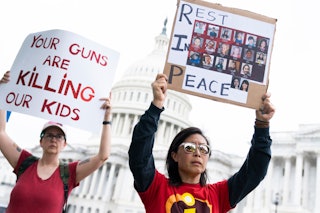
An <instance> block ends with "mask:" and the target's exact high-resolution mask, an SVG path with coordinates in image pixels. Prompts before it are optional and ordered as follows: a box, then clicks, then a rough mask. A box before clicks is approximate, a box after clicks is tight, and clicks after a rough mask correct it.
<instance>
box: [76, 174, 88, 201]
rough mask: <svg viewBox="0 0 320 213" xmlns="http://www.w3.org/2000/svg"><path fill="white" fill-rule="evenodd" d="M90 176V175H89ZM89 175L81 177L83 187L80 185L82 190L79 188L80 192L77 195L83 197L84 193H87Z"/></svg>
mask: <svg viewBox="0 0 320 213" xmlns="http://www.w3.org/2000/svg"><path fill="white" fill-rule="evenodd" d="M89 177H90V176H89ZM89 177H87V178H85V179H83V180H82V182H83V187H82V190H81V192H80V193H79V197H82V198H83V197H85V195H86V194H87V192H88V187H89V184H90V180H89V179H90V178H89Z"/></svg>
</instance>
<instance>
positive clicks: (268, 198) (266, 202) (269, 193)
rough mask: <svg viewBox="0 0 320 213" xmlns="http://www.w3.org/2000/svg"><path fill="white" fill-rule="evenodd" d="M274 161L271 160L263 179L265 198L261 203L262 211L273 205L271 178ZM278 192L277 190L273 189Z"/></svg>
mask: <svg viewBox="0 0 320 213" xmlns="http://www.w3.org/2000/svg"><path fill="white" fill-rule="evenodd" d="M273 162H274V159H273V158H272V159H271V161H270V164H269V168H268V173H267V176H266V177H265V179H266V180H265V187H264V188H265V197H264V202H263V209H267V208H268V207H269V206H270V203H273V200H272V199H273V197H272V189H273V188H272V186H273V185H272V177H273V166H274V163H273ZM274 190H278V189H274Z"/></svg>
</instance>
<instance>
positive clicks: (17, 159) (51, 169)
mask: <svg viewBox="0 0 320 213" xmlns="http://www.w3.org/2000/svg"><path fill="white" fill-rule="evenodd" d="M9 80H10V72H9V71H8V72H6V73H5V74H4V76H3V77H2V79H1V80H0V84H5V83H7V82H9ZM100 100H101V101H103V104H102V105H101V107H100V108H101V110H104V112H105V113H104V117H103V120H101V125H102V133H101V139H100V147H99V151H98V153H97V154H96V155H94V156H92V157H90V158H88V159H86V160H83V161H80V162H79V161H74V162H69V163H67V164H66V165H67V167H66V168H67V169H68V171H69V177H68V187H67V190H68V191H67V192H68V194H70V193H71V191H72V189H73V188H75V187H77V186H78V185H79V182H80V181H81V180H83V179H84V178H85V177H87V176H89V175H90V174H92V173H93V172H94V171H95V170H97V169H98V168H99V167H100V166H102V165H103V164H104V162H105V161H106V160H107V159H108V157H109V155H110V143H111V95H110V96H109V97H107V98H101V99H100ZM26 125H27V124H26ZM98 128H99V127H98ZM66 145H67V134H66V129H65V127H64V126H63V125H62V124H61V123H57V122H53V121H49V122H47V123H45V124H44V126H43V128H42V130H41V133H40V147H41V148H42V150H43V152H42V156H41V157H40V158H38V157H35V156H34V157H35V158H33V159H35V160H33V161H32V163H31V164H30V166H28V167H27V168H26V169H24V170H23V173H21V174H20V171H21V168H22V167H23V166H22V165H24V163H25V162H27V161H28V159H30V157H33V156H32V154H31V153H29V152H28V151H27V150H25V149H21V148H20V147H19V146H17V145H16V143H15V142H14V141H13V140H12V139H11V138H10V137H9V135H8V134H7V133H6V112H5V110H0V151H1V152H2V153H3V155H4V156H5V158H6V159H7V160H8V162H9V163H10V165H11V166H12V167H13V168H14V173H15V174H16V175H17V184H16V185H15V186H14V189H13V190H12V192H11V196H10V202H9V205H8V208H7V210H8V211H9V212H24V210H25V209H32V210H33V211H34V212H61V210H62V208H63V206H64V204H66V197H65V193H64V189H65V188H64V187H63V182H62V179H61V177H60V170H59V167H60V168H61V166H60V164H61V162H60V160H59V154H60V153H61V151H62V150H63V149H64V148H65V147H66ZM29 162H30V161H29ZM23 168H25V167H23ZM35 177H37V178H35ZM38 177H40V178H38ZM35 179H36V180H35ZM39 180H41V181H39ZM34 189H39V190H34ZM25 192H28V193H25ZM48 192H50V193H48ZM52 197H54V199H52ZM37 198H41V200H38V201H37ZM21 200H23V201H25V202H21ZM30 200H33V201H35V202H36V203H37V206H35V205H34V202H30Z"/></svg>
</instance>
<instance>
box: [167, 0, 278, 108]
mask: <svg viewBox="0 0 320 213" xmlns="http://www.w3.org/2000/svg"><path fill="white" fill-rule="evenodd" d="M275 24H276V19H273V18H269V17H266V16H263V15H260V14H256V13H253V12H249V11H245V10H240V9H236V8H228V7H223V6H222V5H220V4H214V3H208V2H204V1H200V0H192V1H191V0H185V1H182V0H181V1H179V4H178V6H177V11H176V16H175V20H174V24H173V28H172V29H173V30H172V34H171V39H170V44H169V49H168V55H167V60H166V64H165V68H164V73H165V74H167V76H168V78H169V81H168V83H169V84H168V87H169V89H173V90H176V91H180V92H183V93H188V94H191V95H196V96H200V97H204V98H207V99H212V100H216V101H221V102H227V103H231V104H236V105H240V106H244V107H248V108H253V109H258V108H259V104H260V100H261V96H262V95H263V94H264V93H265V92H266V91H267V87H268V83H269V72H270V71H269V69H270V61H271V53H272V47H273V43H274V35H275V28H276V26H275Z"/></svg>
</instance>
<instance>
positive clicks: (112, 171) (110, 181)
mask: <svg viewBox="0 0 320 213" xmlns="http://www.w3.org/2000/svg"><path fill="white" fill-rule="evenodd" d="M115 168H116V164H112V165H111V168H110V171H109V176H108V180H107V185H106V188H105V192H106V193H105V195H104V196H103V201H109V200H110V198H111V192H113V187H112V184H113V179H114V174H115Z"/></svg>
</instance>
